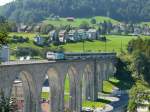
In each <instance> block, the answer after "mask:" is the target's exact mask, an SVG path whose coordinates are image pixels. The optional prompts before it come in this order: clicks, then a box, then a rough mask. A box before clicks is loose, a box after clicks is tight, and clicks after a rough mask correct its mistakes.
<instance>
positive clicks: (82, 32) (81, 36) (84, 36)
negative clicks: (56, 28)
mask: <svg viewBox="0 0 150 112" xmlns="http://www.w3.org/2000/svg"><path fill="white" fill-rule="evenodd" d="M77 32H78V40H84V39H87V37H88V36H87V33H86V31H85V30H84V29H79V30H78V31H77Z"/></svg>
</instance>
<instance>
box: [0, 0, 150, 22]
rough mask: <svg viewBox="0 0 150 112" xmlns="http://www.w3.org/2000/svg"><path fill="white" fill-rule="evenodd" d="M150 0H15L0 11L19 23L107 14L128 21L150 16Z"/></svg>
mask: <svg viewBox="0 0 150 112" xmlns="http://www.w3.org/2000/svg"><path fill="white" fill-rule="evenodd" d="M149 6H150V0H15V1H14V2H11V3H9V4H7V5H4V6H2V7H0V14H1V15H3V16H5V17H7V18H9V19H10V20H13V21H15V22H18V23H20V22H21V23H22V22H24V23H36V22H40V21H41V20H43V19H45V18H48V17H50V16H51V15H56V16H60V17H68V16H73V17H80V18H83V17H84V18H85V17H92V16H107V17H110V18H113V19H116V20H120V21H123V22H127V23H129V22H130V23H131V22H134V23H137V22H141V21H149V20H150V13H149V11H150V7H149Z"/></svg>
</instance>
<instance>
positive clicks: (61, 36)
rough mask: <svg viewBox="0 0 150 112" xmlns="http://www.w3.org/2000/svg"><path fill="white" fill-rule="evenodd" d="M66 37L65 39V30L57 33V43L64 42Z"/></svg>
mask: <svg viewBox="0 0 150 112" xmlns="http://www.w3.org/2000/svg"><path fill="white" fill-rule="evenodd" d="M66 37H67V35H66V30H61V31H60V32H59V41H60V42H66Z"/></svg>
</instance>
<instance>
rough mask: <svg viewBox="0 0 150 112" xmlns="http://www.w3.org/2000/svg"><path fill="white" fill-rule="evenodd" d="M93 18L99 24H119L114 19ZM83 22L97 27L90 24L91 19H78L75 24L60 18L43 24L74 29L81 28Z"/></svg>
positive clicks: (48, 20)
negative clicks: (66, 26) (108, 22)
mask: <svg viewBox="0 0 150 112" xmlns="http://www.w3.org/2000/svg"><path fill="white" fill-rule="evenodd" d="M93 18H95V19H96V22H97V23H100V22H104V21H110V22H112V23H113V24H117V23H119V22H118V21H116V20H114V19H111V18H108V17H102V16H96V17H93ZM83 21H86V22H88V23H89V25H90V26H95V25H93V24H91V22H90V21H91V18H76V19H75V20H74V21H73V22H69V21H67V20H66V18H60V20H51V19H47V20H45V21H43V23H46V24H52V25H54V26H65V25H71V26H72V27H79V26H80V24H81V23H82V22H83Z"/></svg>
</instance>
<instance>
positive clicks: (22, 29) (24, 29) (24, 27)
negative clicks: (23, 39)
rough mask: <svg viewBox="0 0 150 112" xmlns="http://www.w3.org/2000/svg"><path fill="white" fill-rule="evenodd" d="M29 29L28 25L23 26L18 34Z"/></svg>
mask: <svg viewBox="0 0 150 112" xmlns="http://www.w3.org/2000/svg"><path fill="white" fill-rule="evenodd" d="M27 28H28V26H27V25H21V26H20V28H19V29H18V32H25V31H26V29H27Z"/></svg>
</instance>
